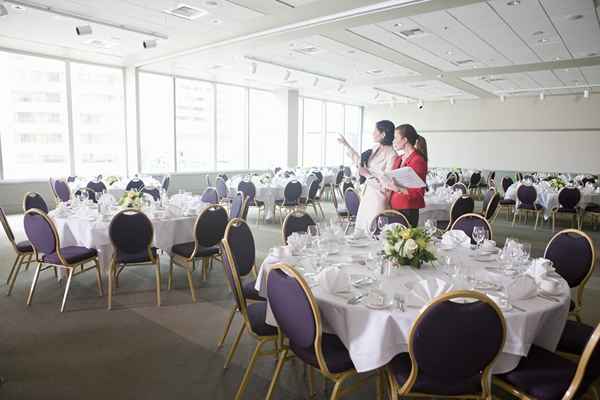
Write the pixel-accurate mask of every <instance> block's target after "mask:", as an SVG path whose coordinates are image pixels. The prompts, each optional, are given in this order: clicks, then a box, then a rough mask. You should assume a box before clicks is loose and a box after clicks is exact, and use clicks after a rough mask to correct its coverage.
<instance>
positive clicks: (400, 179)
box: [385, 167, 427, 189]
mask: <svg viewBox="0 0 600 400" xmlns="http://www.w3.org/2000/svg"><path fill="white" fill-rule="evenodd" d="M385 177H386V178H389V179H393V180H394V182H396V184H397V185H401V186H404V187H405V188H408V189H418V188H423V187H425V186H427V185H426V184H425V182H423V180H422V179H421V178H419V175H417V173H416V172H415V170H414V169H412V168H411V167H402V168H398V169H395V170H393V171H390V172H386V173H385Z"/></svg>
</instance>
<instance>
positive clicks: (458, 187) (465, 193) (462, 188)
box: [452, 182, 469, 195]
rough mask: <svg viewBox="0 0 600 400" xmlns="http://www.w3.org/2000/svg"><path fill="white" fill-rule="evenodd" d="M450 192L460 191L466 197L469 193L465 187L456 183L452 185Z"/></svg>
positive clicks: (460, 183)
mask: <svg viewBox="0 0 600 400" xmlns="http://www.w3.org/2000/svg"><path fill="white" fill-rule="evenodd" d="M452 190H454V191H457V190H460V191H461V192H462V194H463V195H467V194H468V192H469V190H468V189H467V186H466V185H465V184H464V183H462V182H456V183H455V184H454V185H452Z"/></svg>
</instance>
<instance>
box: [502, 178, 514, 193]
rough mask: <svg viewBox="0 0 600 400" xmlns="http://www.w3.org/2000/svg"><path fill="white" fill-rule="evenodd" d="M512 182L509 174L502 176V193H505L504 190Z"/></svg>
mask: <svg viewBox="0 0 600 400" xmlns="http://www.w3.org/2000/svg"><path fill="white" fill-rule="evenodd" d="M513 183H514V181H513V180H512V178H511V177H509V176H505V177H504V178H502V190H503V191H504V193H506V191H507V190H508V188H509V187H510V186H511V185H512V184H513Z"/></svg>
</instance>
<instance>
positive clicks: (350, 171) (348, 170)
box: [344, 167, 352, 178]
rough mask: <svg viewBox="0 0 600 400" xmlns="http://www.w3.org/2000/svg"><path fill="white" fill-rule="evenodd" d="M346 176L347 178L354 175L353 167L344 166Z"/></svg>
mask: <svg viewBox="0 0 600 400" xmlns="http://www.w3.org/2000/svg"><path fill="white" fill-rule="evenodd" d="M344 176H345V177H346V178H351V177H352V169H351V168H350V167H344Z"/></svg>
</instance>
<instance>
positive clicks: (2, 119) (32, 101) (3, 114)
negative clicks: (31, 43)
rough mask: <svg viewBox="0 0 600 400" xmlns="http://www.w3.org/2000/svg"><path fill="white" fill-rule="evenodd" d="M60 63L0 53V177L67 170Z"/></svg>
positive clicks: (37, 175) (65, 114)
mask: <svg viewBox="0 0 600 400" xmlns="http://www.w3.org/2000/svg"><path fill="white" fill-rule="evenodd" d="M65 66H66V64H65V62H63V61H57V60H52V59H46V58H41V57H33V56H25V55H21V54H14V53H8V52H0V87H1V88H2V90H0V140H1V142H2V161H3V170H4V178H5V179H32V178H48V177H49V176H65V175H69V173H70V162H69V134H68V131H69V129H68V112H67V96H66V88H67V85H66V72H65Z"/></svg>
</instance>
